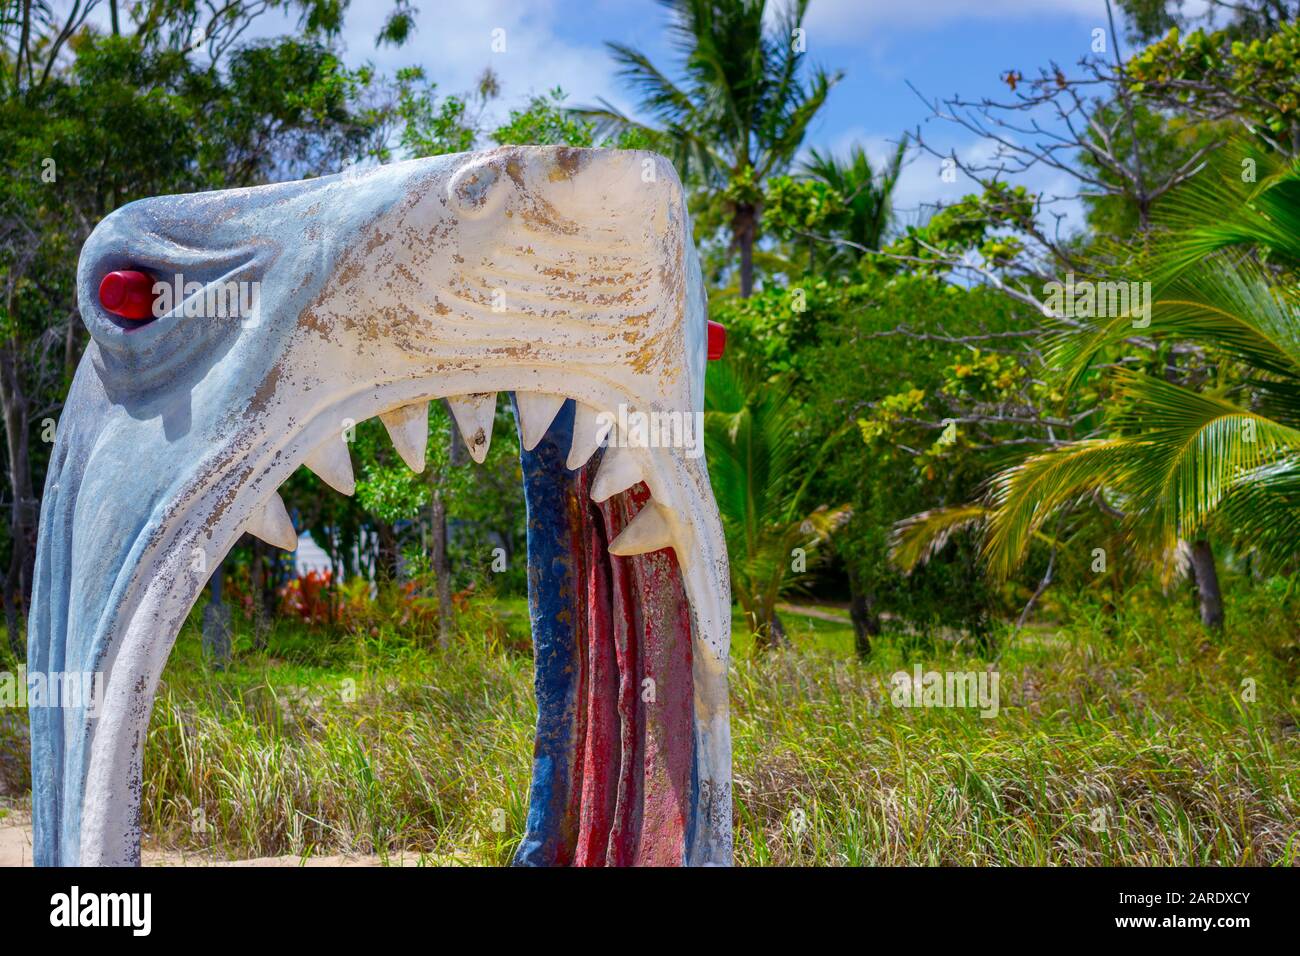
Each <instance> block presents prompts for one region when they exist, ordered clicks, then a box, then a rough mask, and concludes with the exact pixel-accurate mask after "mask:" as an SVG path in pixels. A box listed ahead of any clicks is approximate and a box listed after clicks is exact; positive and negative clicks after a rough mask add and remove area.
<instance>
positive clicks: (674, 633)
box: [573, 466, 693, 866]
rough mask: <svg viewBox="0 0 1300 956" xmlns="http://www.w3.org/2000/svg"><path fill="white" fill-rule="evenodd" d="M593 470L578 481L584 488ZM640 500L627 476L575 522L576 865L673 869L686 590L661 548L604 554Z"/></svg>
mask: <svg viewBox="0 0 1300 956" xmlns="http://www.w3.org/2000/svg"><path fill="white" fill-rule="evenodd" d="M594 470H595V469H594V468H592V467H591V466H588V467H587V469H584V472H585V473H584V474H583V475H582V477H581V479H580V480H579V482H578V487H579V489H580V491H579V494H581V495H583V496H584V497H585V494H586V487H587V482H588V481H589V480H590V477H591V475H592V473H594ZM649 500H650V493H649V491H647V490H646V487H645V486H644V485H636V486H635V487H633V488H631V489H629V490H628V491H626V492H624V493H623V494H619V495H615V496H614V497H613V498H610V499H609V500H607V501H605V502H603V503H601V504H600V505H597V506H594V507H593V508H592V509H591V511H590V514H591V518H590V520H589V521H587V522H584V528H583V537H584V539H585V541H586V547H585V555H584V557H585V560H584V561H583V564H584V565H585V568H584V570H585V572H586V582H587V586H586V597H587V626H586V628H585V629H584V630H585V635H586V647H585V648H583V649H582V651H583V655H584V656H585V661H584V664H585V666H584V668H583V671H584V673H583V678H584V680H583V685H584V687H583V694H582V697H581V703H582V704H583V705H585V707H584V709H585V714H584V717H585V720H584V721H583V722H582V723H583V726H582V731H581V743H580V745H579V761H580V764H579V766H580V767H581V786H580V789H579V792H580V794H581V797H580V799H581V804H580V810H579V814H578V840H577V846H576V847H575V853H574V860H573V862H574V863H575V864H576V865H578V866H680V865H681V863H682V860H683V859H684V857H685V853H686V832H687V827H688V820H689V816H690V812H691V800H692V795H691V763H692V746H693V723H692V698H691V694H692V683H691V623H690V607H689V605H688V604H687V600H686V591H685V588H684V587H683V585H682V579H681V573H680V572H679V571H678V568H677V559H676V557H675V556H674V554H673V552H672V551H671V550H670V549H665V550H662V551H655V552H652V553H650V554H642V555H637V556H635V557H631V558H619V557H613V556H611V555H610V554H609V551H608V542H609V541H611V540H613V539H614V538H615V537H617V536H618V533H619V532H620V531H622V530H623V529H624V528H625V527H627V525H628V523H629V522H631V520H632V519H633V518H634V517H636V515H637V513H638V512H639V511H640V510H641V508H642V507H644V506H645V505H646V503H647V502H648V501H649ZM597 512H598V513H597Z"/></svg>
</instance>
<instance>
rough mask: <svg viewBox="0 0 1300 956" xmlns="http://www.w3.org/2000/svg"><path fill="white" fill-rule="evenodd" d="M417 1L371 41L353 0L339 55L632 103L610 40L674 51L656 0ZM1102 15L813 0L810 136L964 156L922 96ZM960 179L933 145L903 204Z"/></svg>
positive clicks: (962, 0)
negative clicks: (947, 173)
mask: <svg viewBox="0 0 1300 956" xmlns="http://www.w3.org/2000/svg"><path fill="white" fill-rule="evenodd" d="M417 4H418V5H419V6H420V8H421V9H420V14H419V17H418V21H417V23H418V28H417V32H416V34H415V36H414V37H413V39H412V40H411V41H410V42H408V43H407V44H406V45H405V46H403V47H401V48H399V49H392V48H388V47H386V48H382V49H376V48H375V46H374V43H373V37H374V36H375V34H376V33H377V32H378V29H379V25H380V23H381V22H382V20H383V17H384V15H385V13H386V11H387V10H388V9H389V8H390V7H389V4H388V3H387V2H386V0H354V3H353V5H352V9H351V11H350V12H349V15H348V19H347V29H346V32H345V36H344V42H345V44H346V47H347V58H348V60H349V61H350V62H352V63H354V64H356V63H360V62H363V61H366V60H369V61H371V62H373V63H375V64H376V65H377V66H379V67H380V68H382V69H385V70H392V69H396V68H397V67H399V66H405V65H409V64H415V63H418V64H421V65H423V66H424V67H425V68H426V71H427V72H428V75H429V76H430V78H431V79H433V80H435V81H436V82H437V83H438V85H439V88H440V89H441V90H442V91H443V92H447V93H451V92H461V91H464V90H467V89H469V88H471V87H472V85H473V83H474V79H475V78H476V77H477V76H478V75H479V73H481V71H482V70H483V68H484V67H486V66H488V65H491V66H492V68H493V69H494V70H495V71H496V72H497V74H498V76H499V77H500V78H501V81H502V87H503V89H502V99H501V104H500V107H499V109H500V110H502V111H504V109H507V108H509V107H510V106H511V105H515V104H517V103H519V102H521V101H522V100H523V99H525V98H526V97H527V96H528V95H529V94H530V93H537V92H544V91H545V90H547V89H549V88H551V87H553V86H556V85H560V86H562V87H563V88H564V89H565V91H566V92H567V93H568V94H569V102H570V103H575V104H578V103H591V102H594V101H595V99H596V97H599V96H604V97H606V98H608V99H610V100H611V101H612V102H614V103H615V104H616V105H618V106H620V107H622V108H624V109H627V110H633V109H634V106H635V104H634V102H633V100H632V99H631V97H630V96H629V95H628V93H627V91H626V89H625V88H623V87H622V86H621V85H620V83H619V82H618V80H617V78H616V77H615V75H614V66H613V64H612V62H611V61H610V59H609V56H608V54H607V53H606V51H605V48H604V42H605V41H606V40H617V41H620V42H623V43H629V44H632V45H634V46H636V47H639V48H640V49H642V50H644V51H645V52H646V53H647V54H649V55H650V57H651V59H652V60H653V61H654V62H655V63H656V64H659V65H661V66H663V67H665V68H668V67H670V66H671V65H672V63H673V62H674V51H673V50H672V48H671V47H670V45H669V37H668V33H667V30H666V24H667V17H668V15H669V14H668V11H667V10H666V9H665V8H664V7H663V6H662V5H660V4H658V3H656V2H654V0H586V2H580V0H443V2H439V3H432V2H424V3H419V2H418V0H417ZM1105 23H1106V12H1105V4H1104V2H1103V0H812V3H811V6H810V9H809V16H808V17H807V19H806V21H805V24H806V30H807V43H808V52H809V55H810V57H811V58H812V59H813V60H814V61H815V62H817V63H820V64H823V65H825V66H827V67H828V68H833V69H840V70H843V71H844V74H845V76H844V79H843V80H842V81H841V83H840V84H839V85H838V86H837V87H836V88H835V90H834V91H833V92H832V95H831V98H830V101H829V103H828V105H827V107H826V108H825V110H824V111H823V114H822V115H821V117H820V118H819V119H818V120H817V122H816V125H815V126H814V128H813V130H812V132H811V136H810V140H809V142H810V145H816V146H819V147H822V148H829V149H831V150H832V151H835V152H840V153H842V152H843V151H845V150H846V149H847V148H848V146H849V145H850V144H852V143H854V142H861V143H864V144H865V145H866V146H867V148H868V150H869V152H870V153H871V154H872V155H873V156H876V157H883V156H884V155H886V154H887V152H888V151H889V148H890V143H891V142H894V141H896V140H897V138H898V136H899V135H900V134H901V133H902V132H903V131H905V130H912V129H915V128H916V126H917V125H918V124H923V125H924V134H925V136H926V137H927V139H928V140H929V141H930V142H932V143H933V144H934V145H935V146H937V147H939V148H942V149H943V150H945V151H946V150H948V149H956V150H957V151H958V152H959V154H961V155H963V156H967V157H969V156H972V155H975V154H976V153H977V151H978V150H979V149H980V147H979V145H978V144H977V143H976V142H975V140H974V139H973V138H972V137H971V136H969V135H967V134H964V133H963V132H962V131H960V130H958V129H957V128H955V127H953V126H952V125H951V124H948V123H944V122H940V121H931V122H928V123H927V122H926V117H927V109H926V107H925V104H924V103H922V102H921V100H920V99H919V98H918V97H917V95H916V94H915V93H913V92H912V90H910V89H909V88H908V86H907V83H908V82H909V81H910V82H911V83H912V84H913V85H914V86H916V87H917V88H918V89H919V90H920V91H921V92H923V93H924V94H926V95H927V96H928V97H931V98H934V97H943V96H948V95H951V94H954V93H957V92H960V93H961V94H963V95H964V96H971V97H973V96H978V95H981V94H985V93H987V94H991V95H994V94H998V93H999V92H1002V93H1005V92H1006V88H1005V86H1003V85H1002V83H1001V81H1000V80H999V75H1000V74H1001V73H1003V72H1005V71H1006V70H1008V69H1011V68H1017V69H1020V70H1021V71H1022V72H1024V73H1025V74H1026V75H1028V74H1030V73H1031V72H1033V71H1035V70H1036V68H1037V67H1038V66H1040V65H1046V64H1047V63H1048V62H1049V61H1052V60H1055V61H1057V62H1059V63H1061V64H1062V65H1063V66H1066V67H1067V68H1068V67H1069V66H1070V65H1072V64H1074V63H1075V62H1076V61H1077V60H1078V59H1079V58H1080V57H1081V56H1083V55H1085V54H1087V53H1088V51H1089V47H1090V44H1091V41H1092V31H1093V29H1094V28H1097V27H1102V26H1104V25H1105ZM496 28H501V29H504V30H505V39H506V50H505V52H499V53H494V52H493V51H492V49H491V38H492V31H493V30H494V29H496ZM1027 185H1029V186H1030V187H1031V188H1036V189H1039V190H1045V191H1048V192H1051V191H1053V190H1055V191H1056V192H1057V193H1064V194H1068V193H1071V192H1072V191H1073V190H1072V188H1071V186H1070V183H1069V182H1068V180H1066V179H1065V178H1064V177H1062V176H1060V175H1059V174H1057V175H1051V174H1048V173H1046V172H1044V173H1043V174H1042V175H1039V176H1033V177H1030V179H1029V180H1028V181H1027ZM969 190H970V184H969V183H968V182H961V181H959V182H957V183H944V182H943V181H942V180H941V178H940V176H939V165H938V162H937V160H935V159H933V158H932V157H925V156H917V157H915V158H914V160H913V162H912V163H911V164H910V165H909V167H908V169H907V170H906V172H905V173H904V176H903V180H902V183H901V186H900V190H899V195H898V200H899V206H900V207H901V209H902V210H903V213H904V216H905V217H909V218H910V215H914V212H912V211H914V210H916V209H918V208H919V207H921V206H922V205H924V204H932V203H935V202H940V201H951V200H953V199H956V198H959V197H960V196H961V195H962V194H963V193H965V192H967V191H969Z"/></svg>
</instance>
